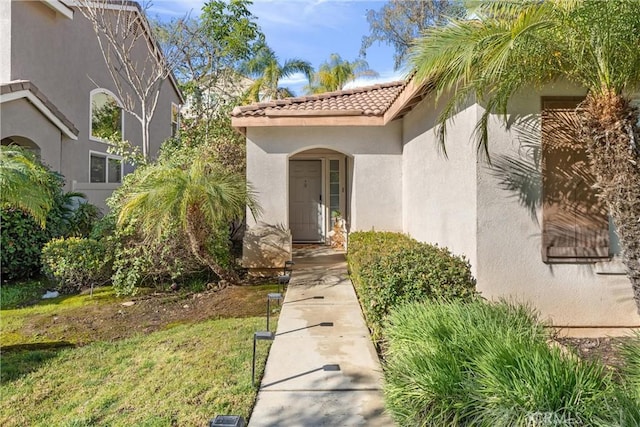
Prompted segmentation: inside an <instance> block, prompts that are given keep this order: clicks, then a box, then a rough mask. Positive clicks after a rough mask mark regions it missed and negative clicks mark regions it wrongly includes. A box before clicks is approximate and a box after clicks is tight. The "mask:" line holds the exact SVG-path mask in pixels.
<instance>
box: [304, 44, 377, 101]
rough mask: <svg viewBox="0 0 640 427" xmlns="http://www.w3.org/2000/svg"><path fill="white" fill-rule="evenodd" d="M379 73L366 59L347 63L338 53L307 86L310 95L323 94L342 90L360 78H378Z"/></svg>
mask: <svg viewBox="0 0 640 427" xmlns="http://www.w3.org/2000/svg"><path fill="white" fill-rule="evenodd" d="M376 76H378V73H377V72H375V71H373V70H371V69H370V68H369V64H368V63H367V61H365V60H364V59H356V60H355V61H352V62H350V61H346V60H344V59H342V57H340V55H338V54H337V53H332V54H331V55H330V56H329V60H328V61H326V62H324V63H323V64H322V65H321V66H320V69H319V70H318V72H317V73H315V74H314V76H313V81H312V82H311V83H310V84H309V86H307V88H306V89H307V91H308V92H309V93H323V92H333V91H336V90H342V89H343V88H344V85H346V84H347V83H349V82H352V81H354V80H355V79H357V78H359V77H376Z"/></svg>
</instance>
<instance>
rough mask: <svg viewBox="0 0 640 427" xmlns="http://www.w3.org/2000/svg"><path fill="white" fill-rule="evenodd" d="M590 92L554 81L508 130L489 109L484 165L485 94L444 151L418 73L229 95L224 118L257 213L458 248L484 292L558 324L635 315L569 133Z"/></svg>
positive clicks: (607, 322) (519, 108)
mask: <svg viewBox="0 0 640 427" xmlns="http://www.w3.org/2000/svg"><path fill="white" fill-rule="evenodd" d="M585 93H586V92H585V90H582V89H579V88H571V87H569V86H568V85H561V84H558V85H557V86H555V87H548V88H547V89H545V90H544V91H542V92H539V93H536V92H534V91H530V92H528V93H525V94H522V95H521V96H520V97H518V98H516V99H513V101H512V102H511V104H510V115H509V123H510V124H511V125H510V128H509V129H505V127H504V126H503V125H502V124H501V122H500V121H499V120H498V118H497V117H493V118H491V121H490V125H489V135H490V144H489V148H490V158H491V161H492V164H491V165H490V164H489V163H488V162H487V161H486V159H483V153H482V152H478V151H477V150H476V145H475V142H474V141H475V139H474V127H475V125H476V123H477V121H478V119H479V118H480V116H481V114H482V113H483V111H484V110H483V107H482V105H479V104H477V103H473V102H469V104H468V105H466V106H462V107H461V108H460V110H459V112H458V114H457V115H456V117H455V120H454V121H453V122H452V123H449V126H448V128H447V134H446V156H445V154H444V153H443V151H442V149H441V147H439V144H438V142H437V141H438V139H437V137H436V132H435V130H436V125H435V123H436V120H437V117H438V109H439V108H441V107H442V104H443V101H442V100H440V101H439V103H438V105H437V106H436V104H435V101H434V99H433V94H431V93H430V91H429V88H428V87H423V86H422V87H421V86H418V85H415V84H414V83H413V82H409V83H406V84H405V83H404V82H396V83H388V84H379V85H375V86H371V87H368V88H360V89H352V90H345V91H342V92H334V93H328V94H322V95H318V96H309V97H301V98H291V99H285V100H280V101H275V102H269V103H261V104H255V105H250V106H245V107H238V108H236V109H235V110H234V112H233V114H232V124H233V126H234V127H236V128H237V129H239V130H240V131H242V132H243V133H245V135H246V139H247V179H248V181H249V182H250V183H251V184H252V185H253V187H254V188H255V190H256V192H257V194H258V201H259V203H260V204H261V206H262V208H263V210H264V213H263V215H262V217H261V218H260V220H261V221H263V222H265V223H267V224H272V225H276V226H278V227H279V228H284V229H290V230H291V234H292V236H293V241H294V242H295V241H300V242H326V240H327V236H328V232H329V230H330V229H331V223H330V221H331V212H333V211H340V213H341V214H342V216H344V217H345V218H346V220H347V222H348V227H349V231H357V230H372V229H375V230H380V231H383V230H387V231H398V232H404V233H407V234H409V235H411V236H413V237H414V238H416V239H418V240H421V241H425V242H431V243H437V244H439V245H441V246H446V247H449V248H450V249H451V250H452V251H453V252H454V253H457V254H463V255H465V256H466V257H467V258H468V259H469V260H470V262H471V266H472V269H473V273H474V275H475V277H476V278H477V281H478V289H479V291H480V292H481V293H482V295H483V296H485V297H487V298H501V297H504V298H510V299H514V300H518V301H525V302H528V303H530V304H532V305H533V306H534V307H535V308H536V309H538V310H539V311H540V313H541V314H542V317H543V318H550V319H551V320H552V321H553V322H554V324H555V325H558V326H573V327H584V328H589V327H611V328H617V327H638V326H640V317H639V316H638V313H637V310H636V306H635V304H634V301H633V297H632V291H631V285H630V281H629V279H628V278H627V277H626V276H625V274H624V269H623V268H622V266H621V263H620V262H619V261H617V260H616V257H615V255H616V253H617V251H618V248H617V244H616V240H615V235H614V233H613V232H612V231H611V230H610V228H611V226H610V225H609V221H608V217H607V215H606V214H603V212H602V208H601V206H600V205H599V204H598V202H597V199H596V198H595V196H594V190H593V189H592V188H591V184H590V183H589V182H588V181H589V180H590V178H589V177H588V176H587V175H588V173H586V172H585V169H586V168H585V166H586V162H585V161H584V153H580V152H579V150H578V151H576V149H575V145H574V144H572V143H573V141H572V137H571V132H569V134H568V136H567V133H566V132H565V131H566V130H567V129H569V130H570V129H571V128H572V127H571V125H570V123H571V120H573V119H575V111H574V110H575V106H576V102H577V101H578V100H579V99H580V98H581V97H584V95H585ZM447 157H448V158H447ZM248 217H249V224H248V225H249V230H248V232H249V233H250V232H251V230H252V227H256V223H255V221H253V220H252V218H251V216H250V215H249V216H248ZM254 246H255V245H254ZM263 250H264V249H263ZM251 257H255V248H251V247H250V245H245V261H246V262H247V264H252V261H253V260H252V259H250V258H251ZM266 258H268V257H266ZM253 266H255V265H253ZM263 267H267V266H266V265H264V266H263ZM274 267H275V266H274Z"/></svg>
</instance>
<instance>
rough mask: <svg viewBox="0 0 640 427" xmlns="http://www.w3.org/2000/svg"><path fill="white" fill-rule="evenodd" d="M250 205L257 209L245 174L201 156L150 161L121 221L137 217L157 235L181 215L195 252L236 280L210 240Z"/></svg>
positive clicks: (147, 231) (228, 278) (147, 232)
mask: <svg viewBox="0 0 640 427" xmlns="http://www.w3.org/2000/svg"><path fill="white" fill-rule="evenodd" d="M247 205H248V206H249V207H250V208H251V210H252V212H255V211H256V210H257V207H256V203H255V198H254V195H253V193H252V191H251V190H250V189H248V188H247V185H246V184H245V181H244V178H243V177H241V176H239V175H236V174H232V173H228V172H225V171H223V170H222V169H221V168H219V167H217V166H215V165H212V164H211V163H209V162H207V161H206V159H202V158H198V159H196V160H195V161H194V162H193V163H191V164H190V165H189V166H188V167H186V168H181V167H177V166H172V165H166V164H156V165H152V166H148V167H147V168H146V169H145V171H144V172H143V176H142V177H141V179H140V182H139V183H138V184H137V185H136V187H135V190H133V191H132V192H130V193H128V194H127V195H126V196H125V197H124V199H123V202H122V209H121V211H120V214H119V216H118V223H119V224H120V225H122V224H123V223H124V222H126V221H128V220H131V219H134V218H135V219H137V221H138V223H139V225H140V229H141V231H142V233H143V234H144V235H146V236H148V237H153V236H154V235H156V236H158V235H160V234H161V232H162V229H163V228H165V227H167V226H168V225H169V224H171V223H172V222H173V221H178V223H179V224H181V226H182V229H183V231H184V233H185V235H186V237H187V240H188V242H189V248H190V250H191V252H192V253H193V255H194V256H195V257H196V258H197V259H198V260H199V261H201V262H203V263H204V264H205V265H207V266H208V267H209V268H210V269H211V271H213V272H214V273H215V274H216V275H218V276H219V277H220V278H221V279H222V280H223V281H227V282H231V283H237V282H238V276H237V275H236V273H235V272H234V271H233V270H232V269H231V268H225V267H223V266H222V265H220V263H219V262H218V260H217V259H216V257H215V256H214V255H213V254H212V253H211V251H210V249H209V247H208V242H210V239H211V238H212V236H213V235H214V231H215V230H216V229H219V228H220V227H221V226H226V225H228V224H229V223H230V222H231V221H233V220H234V219H237V218H242V217H243V216H244V214H245V209H246V207H247Z"/></svg>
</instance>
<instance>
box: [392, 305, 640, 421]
mask: <svg viewBox="0 0 640 427" xmlns="http://www.w3.org/2000/svg"><path fill="white" fill-rule="evenodd" d="M385 338H386V339H387V342H386V343H387V348H386V354H385V360H384V377H385V384H384V393H385V402H386V407H387V409H388V410H389V411H390V413H391V414H392V416H393V417H394V418H395V420H396V421H397V422H398V425H403V426H404V425H421V426H444V425H459V426H492V427H494V426H504V427H507V426H552V425H553V426H583V425H593V426H605V425H606V426H613V425H637V424H634V422H636V421H638V420H637V419H636V418H635V415H634V414H633V411H630V410H629V408H630V406H629V408H627V409H625V408H624V406H623V403H625V402H630V401H629V400H627V399H626V398H624V396H622V395H620V394H618V391H617V387H616V384H615V383H614V381H613V380H612V376H611V373H610V372H608V371H607V370H606V369H605V368H604V366H603V365H602V364H600V363H596V362H583V361H581V360H580V359H579V358H578V357H577V356H575V355H573V354H569V353H565V352H563V351H562V350H561V349H560V348H558V347H552V346H550V345H549V344H548V342H547V341H548V340H549V336H548V335H547V333H546V332H545V329H544V328H543V326H542V325H541V324H540V323H539V322H538V320H537V318H536V316H535V314H534V313H532V312H531V310H529V309H528V308H526V307H522V306H514V305H510V304H507V303H504V302H501V303H496V304H491V303H487V302H484V301H481V300H477V301H474V302H471V303H461V302H460V301H455V302H448V303H445V302H435V303H422V304H418V303H416V304H407V305H405V306H403V307H400V308H398V309H396V310H394V312H393V313H392V314H391V315H390V316H389V324H388V326H387V328H386V329H385ZM621 421H622V422H621Z"/></svg>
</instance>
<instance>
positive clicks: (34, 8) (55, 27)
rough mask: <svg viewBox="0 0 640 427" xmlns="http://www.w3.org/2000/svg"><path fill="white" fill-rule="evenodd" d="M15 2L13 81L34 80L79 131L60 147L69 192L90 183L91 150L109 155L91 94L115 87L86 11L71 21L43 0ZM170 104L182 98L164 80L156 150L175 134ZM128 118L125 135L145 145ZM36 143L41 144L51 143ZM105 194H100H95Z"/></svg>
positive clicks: (155, 131)
mask: <svg viewBox="0 0 640 427" xmlns="http://www.w3.org/2000/svg"><path fill="white" fill-rule="evenodd" d="M3 3H4V2H3ZM11 4H12V17H11V19H12V27H11V28H12V33H11V34H12V37H11V45H12V46H11V76H10V79H12V80H17V79H24V80H31V81H32V82H33V83H34V84H35V85H36V86H37V87H38V88H39V89H40V91H41V92H42V93H43V94H44V95H45V96H46V97H47V98H48V99H49V100H50V101H51V102H53V103H54V104H55V105H56V107H57V108H58V109H59V110H60V111H61V112H62V113H63V114H64V115H65V116H66V117H67V118H68V119H69V120H70V121H71V122H72V123H73V124H74V125H75V126H76V127H77V128H78V130H79V132H80V133H79V135H78V140H77V141H72V140H64V141H63V143H62V148H61V152H62V156H61V161H60V171H61V172H62V173H63V174H64V175H65V179H66V182H67V190H71V183H72V181H77V182H78V183H87V182H88V181H89V158H90V157H89V156H90V154H89V152H90V150H92V151H97V152H102V153H106V152H107V147H108V146H107V144H105V143H102V142H98V141H93V140H90V138H89V126H90V92H91V91H92V90H93V89H96V88H105V89H108V90H110V91H111V92H113V93H116V90H115V87H114V84H113V82H112V80H111V77H110V75H109V73H108V71H107V69H106V66H105V62H104V58H103V57H102V53H101V52H100V50H99V48H98V42H97V39H96V36H95V33H94V31H93V28H92V27H91V25H90V23H89V22H88V21H87V20H86V19H85V18H84V16H83V15H82V13H80V12H78V11H77V10H76V11H75V13H74V18H73V19H67V18H64V17H62V16H60V15H56V13H55V12H54V11H53V10H52V9H50V8H48V7H46V6H45V5H43V4H41V3H40V2H22V1H21V2H12V3H11ZM171 102H175V103H179V97H178V95H177V93H176V92H175V90H174V89H173V86H172V85H171V83H170V82H169V81H166V82H165V83H164V84H163V86H162V91H161V96H160V99H159V102H158V106H157V109H156V112H155V115H154V118H153V121H152V123H151V142H150V145H151V146H150V152H151V153H152V154H155V152H157V150H158V148H159V147H160V144H161V143H162V141H164V140H165V139H166V138H168V137H169V136H170V135H171V120H170V118H171ZM124 122H125V125H124V137H125V139H127V140H129V141H130V142H131V143H133V144H135V145H138V146H141V137H140V135H141V131H140V124H139V122H137V121H136V120H135V118H134V117H133V116H131V115H129V114H126V113H125V119H124ZM34 142H36V143H37V144H38V145H40V146H41V148H43V145H46V144H49V143H50V142H49V141H46V140H41V141H34ZM102 193H104V192H99V193H96V197H98V196H97V195H98V194H102ZM105 194H106V193H105ZM100 197H102V196H100ZM92 201H95V200H92ZM102 202H103V200H102V201H100V203H102Z"/></svg>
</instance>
